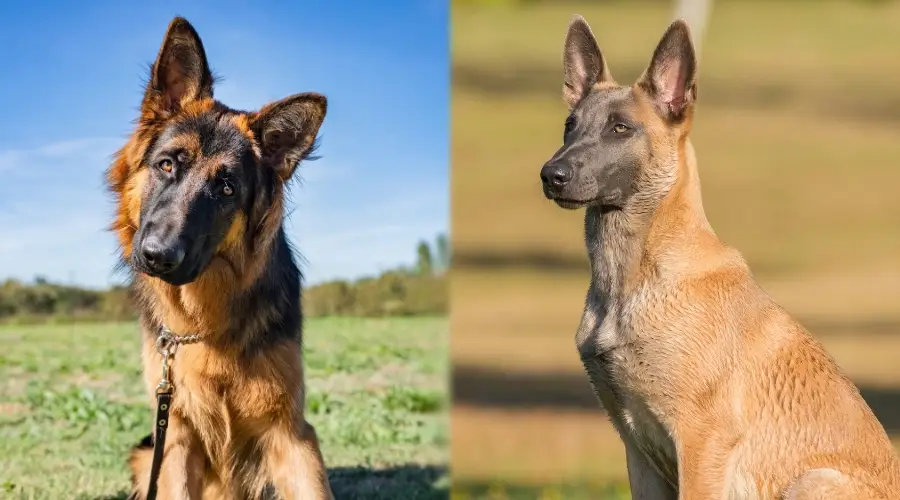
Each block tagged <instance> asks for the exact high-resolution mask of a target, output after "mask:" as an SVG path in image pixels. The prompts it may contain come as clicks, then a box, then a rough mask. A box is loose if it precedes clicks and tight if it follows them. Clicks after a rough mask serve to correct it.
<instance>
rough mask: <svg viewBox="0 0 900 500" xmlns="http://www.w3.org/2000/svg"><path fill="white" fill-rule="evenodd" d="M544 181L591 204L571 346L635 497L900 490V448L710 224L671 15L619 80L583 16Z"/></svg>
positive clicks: (557, 194)
mask: <svg viewBox="0 0 900 500" xmlns="http://www.w3.org/2000/svg"><path fill="white" fill-rule="evenodd" d="M564 54H565V55H564V65H565V85H564V89H563V93H564V97H565V101H566V102H567V103H568V105H569V109H570V114H569V118H568V120H567V121H566V127H565V135H564V140H563V146H562V147H561V148H560V149H559V151H557V152H556V154H555V155H554V156H553V157H552V159H551V160H550V161H549V162H548V163H547V164H546V165H544V167H543V168H542V169H541V179H542V183H543V189H544V193H545V195H546V196H547V197H548V198H550V199H552V200H554V201H555V202H556V203H557V204H559V205H560V206H562V207H564V208H579V207H586V215H585V235H586V242H587V250H588V254H589V257H590V260H591V268H592V275H591V284H590V287H589V290H588V293H587V299H586V302H585V309H584V315H583V316H582V320H581V325H580V327H579V329H578V332H577V334H576V343H577V346H578V351H579V353H580V355H581V360H582V362H583V363H584V366H585V369H586V371H587V373H588V376H589V378H590V381H591V383H592V385H593V387H594V390H595V392H596V394H597V396H598V398H599V400H600V401H601V402H602V404H603V406H604V407H605V408H606V410H607V412H608V414H609V417H610V419H611V420H612V423H613V425H614V426H615V427H616V429H617V430H618V432H619V434H620V436H621V438H622V440H623V441H624V443H625V450H626V456H627V465H628V475H629V480H630V483H631V491H632V495H633V498H637V499H645V500H646V499H675V498H680V499H685V500H707V499H714V498H715V499H720V498H721V499H725V498H728V499H785V500H801V499H805V500H813V499H829V500H851V499H856V500H862V499H866V500H873V499H884V500H887V499H898V498H900V461H898V459H897V455H896V454H895V451H894V449H893V447H892V446H891V442H890V441H889V440H888V436H887V434H886V433H885V431H884V429H883V428H882V426H881V425H880V424H879V423H878V421H877V420H876V419H875V416H874V415H873V414H872V411H871V410H870V409H869V407H868V406H867V405H866V403H865V401H863V399H862V397H861V396H860V394H859V391H858V390H857V389H856V387H855V386H854V385H853V384H852V383H851V382H850V381H849V380H848V379H847V377H845V376H844V375H843V374H842V373H841V371H840V370H839V369H838V367H837V365H836V364H835V362H834V361H833V360H832V358H831V357H829V355H828V354H827V353H826V352H825V350H824V348H823V347H822V345H821V344H819V342H817V341H816V340H815V339H814V338H813V337H812V336H811V335H810V334H809V333H807V331H806V330H804V329H803V327H802V326H800V325H799V324H798V323H797V322H796V321H794V320H793V319H792V318H791V317H790V315H789V314H788V313H787V312H786V311H785V310H784V309H782V308H781V307H779V306H778V305H777V304H776V303H775V302H774V301H773V300H772V299H771V297H769V296H768V295H767V294H766V293H765V292H764V291H763V290H762V289H761V288H760V287H759V286H758V285H757V284H756V282H755V281H754V279H753V276H752V274H751V272H750V269H749V268H748V266H747V264H746V262H745V261H744V259H743V258H742V257H741V255H740V253H739V252H738V251H737V250H735V249H733V248H730V247H728V246H726V245H725V244H723V243H722V242H721V241H720V240H719V239H718V238H717V237H716V235H715V233H714V232H713V230H712V228H711V227H710V225H709V222H708V221H707V219H706V215H705V214H704V211H703V204H702V202H701V196H700V181H699V178H698V173H697V163H696V159H695V156H694V149H693V147H692V145H691V141H690V139H689V138H688V135H689V133H690V130H691V121H692V119H693V110H694V104H695V102H696V99H697V84H696V77H697V62H696V60H695V54H694V48H693V45H692V42H691V39H690V34H689V30H688V27H687V25H686V24H685V23H684V22H683V21H676V22H675V23H673V24H672V25H671V26H670V27H669V29H668V30H667V31H666V33H665V35H664V36H663V38H662V40H661V41H660V43H659V45H658V46H657V48H656V50H655V52H654V53H653V57H652V59H651V61H650V65H649V67H648V68H647V70H646V71H645V72H644V74H643V76H642V77H641V78H640V79H639V80H638V81H637V82H636V83H635V84H634V85H631V86H622V85H619V84H617V83H616V82H615V81H614V80H613V78H612V76H611V74H610V71H609V68H608V67H607V65H606V62H605V61H604V59H603V55H602V54H601V52H600V49H599V47H598V45H597V42H596V40H595V38H594V36H593V34H592V33H591V30H590V28H589V27H588V25H587V23H586V22H585V21H584V19H582V18H581V17H578V16H576V18H575V19H574V20H573V21H572V23H571V24H570V25H569V32H568V36H567V38H566V43H565V53H564Z"/></svg>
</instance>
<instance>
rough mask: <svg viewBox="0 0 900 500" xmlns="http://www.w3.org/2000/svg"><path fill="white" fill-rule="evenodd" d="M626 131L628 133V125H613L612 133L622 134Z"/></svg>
mask: <svg viewBox="0 0 900 500" xmlns="http://www.w3.org/2000/svg"><path fill="white" fill-rule="evenodd" d="M627 131H628V125H625V124H624V123H617V124H615V125H613V132H615V133H617V134H624V133H625V132H627Z"/></svg>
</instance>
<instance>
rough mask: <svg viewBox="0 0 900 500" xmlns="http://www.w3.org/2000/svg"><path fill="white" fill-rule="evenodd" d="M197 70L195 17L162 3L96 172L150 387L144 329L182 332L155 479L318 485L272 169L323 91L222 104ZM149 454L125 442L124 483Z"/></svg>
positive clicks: (318, 463) (306, 126)
mask: <svg viewBox="0 0 900 500" xmlns="http://www.w3.org/2000/svg"><path fill="white" fill-rule="evenodd" d="M213 80H214V78H213V75H212V73H211V71H210V68H209V64H208V63H207V59H206V54H205V51H204V49H203V44H202V43H201V41H200V38H199V37H198V35H197V33H196V31H195V30H194V28H193V27H192V26H191V25H190V24H189V23H188V22H187V21H186V20H184V19H182V18H175V19H174V20H173V21H172V23H171V24H170V25H169V28H168V31H167V32H166V35H165V39H164V41H163V44H162V47H161V49H160V51H159V54H158V56H157V58H156V61H155V63H154V64H153V66H152V68H151V73H150V78H149V81H148V83H147V87H146V92H145V94H144V98H143V102H142V104H141V111H140V117H139V119H138V123H137V127H136V130H135V131H134V133H133V134H132V136H131V138H130V139H129V141H128V143H127V144H126V145H125V146H124V147H123V148H122V149H121V150H120V151H119V152H118V154H117V157H116V159H115V161H114V163H113V164H112V166H111V167H110V169H109V171H108V172H107V177H108V183H109V187H110V189H111V191H112V192H113V193H114V196H115V198H116V201H117V215H116V218H115V221H114V223H113V224H112V230H113V231H114V232H115V233H116V234H117V236H118V240H119V244H120V247H121V256H122V261H123V264H125V265H126V266H128V267H129V268H130V269H131V270H132V271H133V272H132V275H133V291H134V294H135V297H136V302H137V306H138V308H139V311H140V324H141V329H142V332H143V361H144V379H145V382H146V385H147V389H148V390H149V391H150V393H151V394H154V395H155V393H156V387H157V383H158V382H159V380H160V378H161V375H162V364H161V363H162V357H161V354H160V352H159V351H158V350H157V348H156V342H157V339H158V337H159V335H160V333H161V332H162V331H164V329H167V331H171V332H172V333H173V335H176V336H189V337H183V338H191V339H192V340H194V341H195V342H194V343H190V344H185V345H181V346H179V347H178V349H177V351H176V354H175V357H174V360H173V361H172V364H171V380H172V383H173V385H174V395H173V400H172V404H171V410H170V419H169V425H168V437H167V439H166V441H165V455H164V458H163V462H162V468H161V473H160V478H159V483H158V485H159V493H158V495H159V498H160V499H176V498H177V499H189V498H197V499H199V498H230V499H248V498H262V497H264V496H267V495H271V494H276V493H277V495H278V496H279V497H280V498H284V499H327V498H331V497H332V494H331V489H330V486H329V483H328V477H327V474H326V469H325V466H324V463H323V459H322V454H321V452H320V450H319V443H318V440H317V438H316V433H315V431H314V429H313V427H312V426H311V425H309V423H307V422H306V419H305V418H304V382H303V380H304V379H303V364H302V359H301V338H300V336H301V323H302V315H301V311H300V304H299V300H300V272H299V270H298V268H297V265H296V264H295V261H294V257H293V256H292V252H291V248H290V246H289V244H288V240H287V239H286V237H285V233H284V230H283V228H282V221H283V216H284V196H285V186H286V183H287V182H288V180H289V179H290V178H291V176H292V174H293V173H294V170H295V168H296V167H297V164H298V162H300V161H301V160H303V159H304V158H307V156H308V155H309V154H310V152H311V151H312V149H313V145H314V143H315V139H316V136H317V133H318V130H319V127H320V125H321V124H322V121H323V119H324V117H325V110H326V99H325V97H324V96H322V95H320V94H315V93H305V94H297V95H294V96H291V97H288V98H286V99H283V100H280V101H277V102H274V103H271V104H268V105H266V106H265V107H263V108H262V109H260V110H259V111H255V112H244V111H238V110H235V109H231V108H229V107H227V106H225V105H224V104H222V103H220V102H218V101H216V100H215V99H214V98H213ZM190 336H193V337H190ZM151 455H152V440H151V438H150V437H149V436H148V437H147V438H145V440H144V442H143V443H141V444H140V445H138V446H137V447H136V448H135V449H134V450H133V452H132V455H131V459H130V465H131V468H132V473H133V483H134V493H133V495H132V498H135V499H142V498H144V496H145V495H146V491H147V487H148V479H149V471H150V462H151Z"/></svg>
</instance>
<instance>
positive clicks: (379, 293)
mask: <svg viewBox="0 0 900 500" xmlns="http://www.w3.org/2000/svg"><path fill="white" fill-rule="evenodd" d="M449 267H450V247H449V244H448V241H447V237H446V235H443V234H441V235H439V236H438V237H437V239H436V240H435V241H434V242H433V243H429V242H428V241H424V240H423V241H421V242H419V244H418V246H417V247H416V262H415V264H414V265H412V266H409V267H401V268H398V269H392V270H388V271H385V272H383V273H381V274H380V275H378V276H373V277H365V278H361V279H357V280H354V281H345V280H336V281H329V282H325V283H321V284H318V285H315V286H311V287H308V288H306V289H305V290H304V291H303V308H304V314H305V315H306V316H307V317H316V316H366V317H377V316H414V315H439V314H446V313H447V310H448V301H449V298H448V290H447V274H446V273H447V270H448V269H449ZM135 317H136V312H135V309H134V307H133V305H132V301H131V294H130V290H129V289H128V288H127V287H123V286H115V287H112V288H109V289H107V290H93V289H88V288H82V287H78V286H73V285H63V284H59V283H51V282H50V281H48V280H46V279H45V278H42V277H37V278H35V279H34V281H33V282H31V283H25V282H22V281H19V280H15V279H8V280H6V281H4V282H2V283H0V322H6V323H10V322H27V323H33V322H47V321H57V322H72V321H127V320H133V319H135Z"/></svg>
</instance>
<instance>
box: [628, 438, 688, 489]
mask: <svg viewBox="0 0 900 500" xmlns="http://www.w3.org/2000/svg"><path fill="white" fill-rule="evenodd" d="M625 460H626V463H627V465H628V484H629V486H631V498H632V499H634V500H676V498H678V495H677V494H676V493H675V491H674V490H673V489H672V487H671V486H669V483H668V482H666V480H665V479H663V477H662V476H661V475H660V474H659V472H657V471H656V469H655V468H653V466H652V465H650V462H649V461H648V459H647V457H646V456H645V455H644V454H643V453H641V451H640V450H638V449H637V447H635V446H634V445H633V444H631V443H630V442H628V441H627V440H626V443H625Z"/></svg>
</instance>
